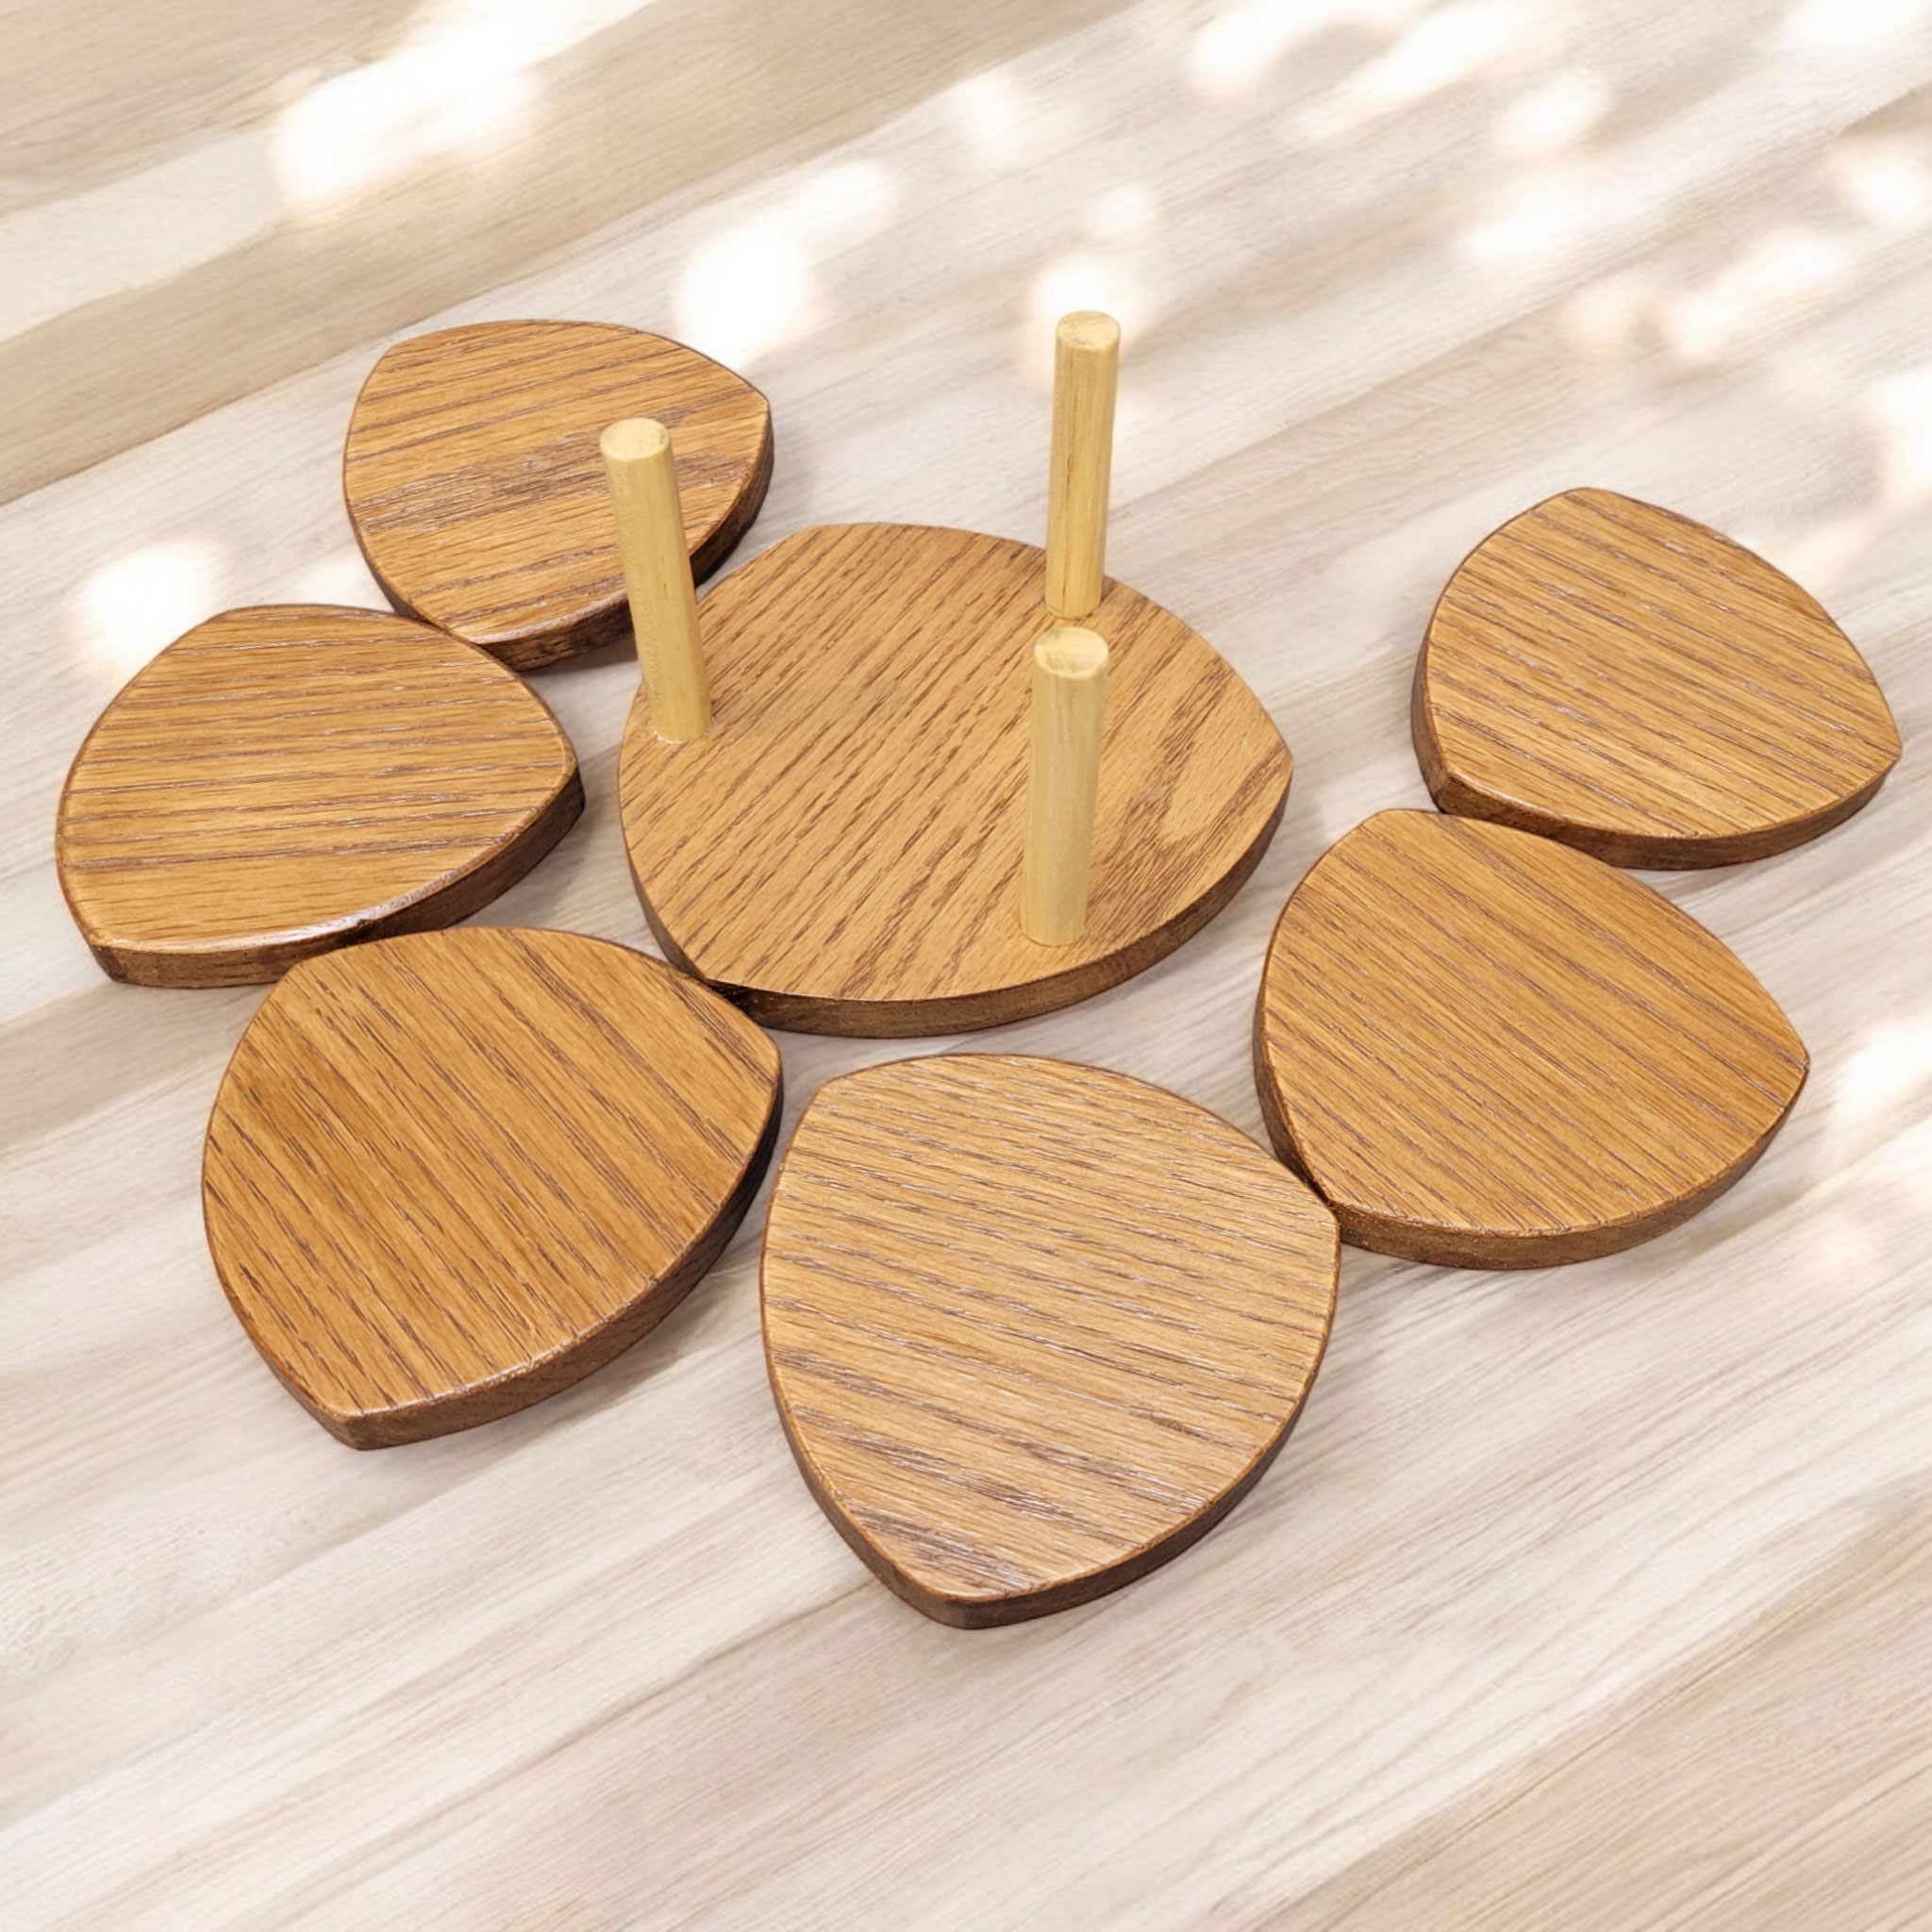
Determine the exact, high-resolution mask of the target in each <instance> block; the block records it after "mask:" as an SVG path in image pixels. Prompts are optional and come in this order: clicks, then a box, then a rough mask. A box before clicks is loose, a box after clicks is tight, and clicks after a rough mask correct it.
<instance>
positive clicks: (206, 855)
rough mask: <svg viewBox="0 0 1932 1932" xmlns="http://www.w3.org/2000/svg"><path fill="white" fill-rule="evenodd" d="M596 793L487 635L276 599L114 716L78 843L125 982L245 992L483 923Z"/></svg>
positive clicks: (85, 886)
mask: <svg viewBox="0 0 1932 1932" xmlns="http://www.w3.org/2000/svg"><path fill="white" fill-rule="evenodd" d="M583 806H584V788H583V785H582V782H581V781H580V780H579V778H578V776H577V764H576V758H575V756H574V755H573V754H572V751H571V748H570V741H569V740H568V739H567V738H565V737H564V735H563V731H562V729H561V727H560V726H559V725H558V722H557V720H556V719H555V718H554V717H552V716H551V714H550V708H549V707H548V706H547V705H545V704H544V703H543V701H542V699H541V698H540V697H538V696H537V695H536V693H535V692H534V691H531V690H530V689H529V687H528V686H527V685H525V683H524V682H523V680H522V679H521V678H519V677H517V676H516V675H513V674H512V673H510V672H508V671H506V670H505V669H504V668H503V666H502V665H500V664H498V663H496V662H495V661H494V660H493V659H491V658H488V657H486V656H485V655H484V654H483V653H482V652H481V651H477V650H475V649H473V648H472V647H471V646H470V645H468V644H465V643H462V642H460V641H458V640H457V639H455V638H452V637H449V636H446V635H445V634H444V633H442V632H441V631H438V630H432V629H430V628H428V627H427V626H426V625H420V624H409V623H407V622H405V621H404V620H403V619H402V618H399V617H391V616H389V615H388V614H387V613H386V612H381V611H375V610H348V609H340V608H333V607H330V606H327V605H317V604H285V605H271V606H267V607H263V608H257V609H251V610H229V611H225V612H224V613H223V614H222V615H221V616H219V617H214V618H210V619H209V620H208V623H206V624H202V625H196V626H195V628H194V629H192V630H191V631H189V632H188V633H187V634H186V635H185V636H183V637H180V638H177V639H176V640H175V642H174V643H172V644H170V645H169V646H168V648H167V649H166V650H165V651H163V652H162V653H161V654H160V656H159V657H158V658H155V659H154V660H153V662H152V663H150V664H148V665H147V666H146V667H145V668H144V669H143V670H142V671H141V672H140V673H139V674H138V675H136V676H135V677H134V679H133V680H132V682H131V683H129V684H128V685H127V686H126V688H125V690H124V691H122V692H121V693H120V695H119V696H118V697H116V698H115V699H114V701H113V703H112V704H110V705H109V706H108V708H107V709H106V710H105V711H103V712H102V713H101V716H100V717H99V719H98V720H97V721H96V722H95V724H94V727H93V729H92V731H91V732H90V733H89V734H88V736H87V740H86V741H85V742H84V743H83V744H82V745H81V748H80V750H79V752H78V754H77V755H76V756H75V760H74V765H73V769H72V770H71V771H69V773H68V774H67V783H66V786H65V788H64V789H63V790H62V791H61V794H60V811H59V820H58V829H57V832H56V836H55V852H56V857H57V861H58V868H59V874H60V885H61V889H62V890H63V891H65V892H66V894H67V903H68V906H69V907H70V908H72V910H73V913H74V917H75V923H76V924H78V925H79V927H80V929H81V932H82V934H83V935H84V936H85V938H86V940H87V942H88V944H89V945H90V946H92V948H93V953H94V958H96V959H98V960H99V961H100V963H101V966H102V969H103V970H104V971H105V972H107V973H108V974H109V975H110V976H111V977H113V978H115V979H131V980H135V981H138V982H139V983H140V984H142V985H144V986H235V985H241V984H243V983H246V982H248V981H252V980H261V979H273V978H275V975H276V974H279V973H281V972H284V971H285V970H286V969H287V968H289V967H290V966H291V965H293V964H294V963H295V961H296V960H298V959H306V958H308V957H309V956H310V955H312V954H315V953H321V952H325V951H326V950H328V949H329V948H331V947H334V946H341V945H347V944H348V943H349V942H350V941H354V940H366V939H375V938H378V937H380V936H382V935H384V934H388V933H399V932H413V931H417V930H419V929H421V928H422V927H425V926H433V925H444V924H449V923H451V922H453V921H455V920H458V919H464V918H467V917H468V916H469V915H470V914H471V913H473V912H475V910H476V909H477V908H479V907H482V906H486V905H488V904H489V902H490V901H491V899H493V898H495V896H496V895H497V894H498V893H499V892H501V891H503V890H504V889H505V888H506V887H507V886H508V885H511V884H512V883H514V882H515V881H516V880H517V879H520V878H521V877H522V876H523V875H524V874H525V873H526V872H527V871H529V869H530V868H531V867H532V866H533V865H535V864H536V862H537V861H538V859H540V858H542V856H543V855H544V854H545V853H546V852H548V851H549V850H550V848H551V847H552V846H553V845H555V844H556V843H557V841H558V840H559V839H560V838H562V837H563V835H564V833H565V832H566V831H567V830H568V829H569V828H570V826H571V824H572V823H573V822H574V821H575V818H576V816H577V814H578V812H580V811H581V810H582V809H583Z"/></svg>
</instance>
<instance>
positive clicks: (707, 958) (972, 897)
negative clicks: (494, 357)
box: [620, 524, 1292, 1036]
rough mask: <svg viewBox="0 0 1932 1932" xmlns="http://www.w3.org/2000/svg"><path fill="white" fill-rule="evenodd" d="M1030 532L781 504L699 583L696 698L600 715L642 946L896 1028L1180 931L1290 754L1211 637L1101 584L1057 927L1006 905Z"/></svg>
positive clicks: (1051, 982)
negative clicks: (672, 724) (674, 724)
mask: <svg viewBox="0 0 1932 1932" xmlns="http://www.w3.org/2000/svg"><path fill="white" fill-rule="evenodd" d="M1041 564H1042V559H1041V552H1040V551H1039V550H1037V549H1035V548H1034V547H1033V546H1032V545H1030V544H1025V543H1015V542H1010V541H1007V540H1005V539H1002V538H996V537H987V536H981V535H978V534H976V533H974V532H973V531H969V530H951V529H928V528H923V527H919V526H915V525H901V524H856V525H833V526H829V527H825V528H819V529H809V530H801V531H800V532H798V533H797V535H795V536H792V537H788V538H787V539H786V540H785V541H783V542H781V543H777V544H774V546H773V547H772V548H771V549H770V550H767V551H766V552H765V553H764V554H763V555H762V556H760V557H758V558H754V559H753V561H752V562H750V563H749V564H747V565H746V566H745V567H744V568H743V569H742V570H740V571H736V572H734V573H733V574H732V575H731V576H730V577H729V578H728V579H727V580H726V581H725V582H724V583H723V584H721V585H720V586H719V587H718V589H717V590H716V591H713V592H712V593H711V594H710V595H709V596H708V597H707V598H706V599H705V601H704V604H703V606H702V607H701V613H700V614H701V616H702V619H703V628H704V636H705V658H706V663H707V666H708V670H709V673H710V680H711V700H712V708H713V715H714V719H715V723H714V724H713V727H712V729H711V731H710V733H709V734H708V736H707V737H705V738H704V739H703V740H701V741H698V742H696V743H694V744H667V743H665V742H664V741H662V740H660V739H659V738H658V736H657V734H656V733H655V732H654V731H653V730H652V728H651V722H650V717H649V708H648V706H647V705H645V704H643V703H641V702H640V703H638V704H636V705H634V706H633V708H632V710H631V715H630V719H629V722H628V723H627V724H626V725H625V738H624V751H623V758H622V764H621V769H620V795H621V802H622V809H623V814H624V825H625V840H626V841H627V842H628V845H629V848H630V858H631V868H632V871H633V872H634V874H636V877H637V884H638V891H639V893H640V895H641V898H642V900H643V902H644V910H645V913H646V915H647V917H648V918H649V919H650V922H651V926H652V929H653V930H654V931H655V932H656V933H657V935H658V939H659V941H661V942H662V943H663V945H664V948H665V950H666V951H667V952H668V953H670V954H671V955H672V956H673V957H674V958H677V959H678V960H680V961H681V962H683V963H684V964H686V965H687V966H689V967H690V969H691V971H692V972H694V973H696V974H699V976H700V977H702V978H703V979H705V980H707V981H708V982H709V983H710V984H712V985H714V986H716V987H717V988H718V989H719V990H720V991H724V992H726V993H728V994H729V995H730V997H732V998H733V999H736V1000H739V1001H741V1003H742V1004H743V1005H744V1006H745V1007H746V1008H747V1009H748V1010H749V1011H750V1012H751V1013H752V1014H753V1016H754V1017H755V1018H757V1019H758V1020H760V1021H762V1022H763V1023H764V1024H768V1025H774V1026H785V1027H791V1028H795V1029H797V1030H799V1031H803V1032H811V1033H852V1034H874V1035H883V1036H907V1035H917V1034H928V1033H939V1032H947V1031H952V1030H955V1029H959V1028H967V1027H976V1026H991V1025H995V1024H1000V1023H1002V1022H1006V1021H1010V1020H1017V1019H1022V1018H1024V1017H1026V1016H1027V1015H1029V1014H1033V1013H1042V1012H1047V1011H1049V1010H1051V1009H1053V1008H1057V1007H1064V1006H1067V1005H1070V1004H1072V1003H1073V1002H1074V1001H1076V1000H1081V999H1086V998H1088V997H1089V996H1091V994H1093V993H1096V992H1100V991H1104V990H1105V989H1106V988H1108V987H1109V986H1114V985H1117V984H1118V983H1119V982H1120V981H1121V980H1123V979H1125V978H1128V977H1129V976H1130V975H1131V974H1135V973H1139V972H1141V970H1142V969H1144V968H1145V967H1147V966H1150V965H1152V964H1153V962H1154V961H1155V960H1156V959H1158V958H1162V957H1164V956H1165V955H1166V954H1168V953H1169V952H1171V951H1173V949H1174V947H1175V946H1177V945H1179V944H1181V942H1182V941H1185V940H1186V939H1188V938H1189V937H1190V935H1191V934H1192V933H1194V932H1196V931H1198V930H1199V929H1200V928H1201V926H1203V925H1205V924H1207V922H1208V920H1209V919H1211V918H1212V917H1213V916H1214V914H1215V913H1216V912H1218V911H1219V910H1220V909H1221V908H1222V907H1223V906H1224V905H1225V904H1226V903H1227V901H1228V900H1229V899H1230V898H1231V897H1232V896H1233V895H1234V892H1235V891H1236V890H1237V889H1238V888H1239V887H1240V885H1241V881H1242V880H1243V879H1244V878H1246V877H1247V875H1248V874H1249V873H1250V872H1251V871H1252V870H1253V869H1254V866H1255V864H1256V862H1257V859H1258V858H1260V856H1261V853H1262V852H1263V851H1264V850H1265V849H1266V847H1267V843H1268V841H1269V839H1270V838H1271V837H1272V835H1273V833H1274V827H1275V824H1277V823H1278V821H1279V819H1280V816H1281V809H1282V806H1283V804H1284V802H1285V801H1286V799H1287V795H1288V785H1289V778H1290V775H1291V771H1292V764H1291V759H1290V758H1289V755H1288V748H1287V746H1285V745H1284V744H1283V743H1282V741H1281V735H1280V733H1279V732H1277V731H1276V730H1275V728H1274V724H1273V723H1272V722H1271V720H1270V719H1269V716H1268V714H1267V712H1266V711H1264V710H1263V709H1262V708H1261V707H1260V705H1259V704H1257V702H1256V700H1255V697H1254V694H1253V693H1252V692H1251V691H1249V690H1248V689H1247V687H1246V686H1245V685H1244V684H1243V683H1242V682H1241V679H1240V677H1239V676H1237V675H1236V674H1235V673H1234V672H1233V671H1232V670H1231V669H1230V668H1229V667H1228V665H1227V664H1226V663H1225V661H1224V659H1223V658H1221V657H1220V656H1219V655H1217V653H1216V652H1215V651H1214V650H1213V649H1212V648H1211V647H1210V646H1209V645H1208V643H1207V642H1206V641H1204V640H1202V639H1201V638H1199V637H1197V636H1196V635H1195V634H1194V632H1193V631H1191V629H1189V627H1188V626H1187V625H1185V624H1183V623H1182V622H1181V621H1180V620H1179V619H1178V618H1176V617H1174V616H1172V615H1171V614H1170V613H1169V612H1167V611H1165V610H1163V609H1162V608H1160V607H1159V606H1158V604H1155V603H1153V602H1151V601H1150V600H1149V599H1147V598H1145V597H1142V596H1141V595H1140V593H1139V592H1138V591H1130V590H1128V589H1127V588H1126V586H1125V585H1124V584H1110V585H1109V586H1108V592H1107V595H1106V597H1105V598H1104V599H1103V600H1102V602H1101V604H1100V606H1099V608H1098V609H1097V610H1096V611H1095V613H1094V615H1093V619H1092V627H1093V628H1094V629H1095V630H1097V631H1098V632H1100V633H1101V635H1102V636H1104V637H1105V638H1106V639H1107V640H1108V649H1109V652H1110V662H1109V669H1108V703H1107V723H1106V736H1105V741H1104V744H1103V747H1102V751H1101V771H1100V803H1099V808H1098V813H1097V818H1096V824H1095V830H1094V837H1093V861H1092V884H1091V895H1090V898H1089V901H1088V910H1087V924H1086V930H1085V932H1084V934H1083V935H1082V937H1081V938H1080V939H1079V940H1078V941H1076V942H1074V943H1073V944H1071V945H1067V946H1056V947H1043V946H1040V945H1038V944H1036V943H1035V941H1032V940H1029V939H1028V938H1027V937H1026V936H1025V934H1024V931H1023V930H1022V928H1021V924H1020V881H1021V872H1022V863H1023V858H1024V846H1025V822H1026V788H1027V758H1028V745H1029V729H1030V726H1029V717H1030V706H1031V691H1032V683H1031V679H1032V669H1033V655H1032V654H1033V645H1034V642H1035V641H1036V640H1037V639H1038V637H1039V635H1040V632H1041V627H1042V624H1043V623H1044V622H1045V612H1044V611H1043V609H1042V607H1041Z"/></svg>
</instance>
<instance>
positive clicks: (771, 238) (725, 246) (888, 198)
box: [672, 161, 900, 368]
mask: <svg viewBox="0 0 1932 1932" xmlns="http://www.w3.org/2000/svg"><path fill="white" fill-rule="evenodd" d="M899 202H900V193H899V183H898V178H897V176H896V175H894V174H893V173H892V172H891V170H890V169H888V168H883V167H880V166H879V165H878V164H877V163H875V162H869V161H854V162H851V163H848V164H847V165H845V166H842V167H837V168H829V169H826V170H824V171H823V172H822V173H820V174H817V175H811V176H809V177H808V178H807V179H806V180H804V181H803V182H801V183H800V184H799V185H798V186H797V187H796V188H794V189H793V190H792V191H791V193H790V194H788V195H787V196H785V198H784V199H783V200H781V201H780V202H778V203H777V204H775V205H774V207H772V208H767V209H765V210H764V211H763V212H762V213H760V214H757V215H754V216H753V217H752V218H751V219H750V220H748V221H745V222H741V223H740V224H739V225H737V226H736V227H732V228H727V229H725V230H724V233H723V234H720V235H715V236H713V237H712V238H711V239H710V240H709V241H708V242H705V243H704V244H703V245H702V246H701V247H699V248H698V249H697V251H696V252H695V253H694V254H693V255H692V256H691V259H690V261H689V262H687V263H686V264H685V268H684V272H683V274H682V275H679V277H678V279H677V285H676V288H675V291H674V292H673V296H672V307H673V311H674V313H675V318H676V328H677V334H678V336H679V337H680V338H681V339H682V340H683V341H686V342H689V343H690V344H691V346H692V347H693V348H697V349H702V350H703V351H704V352H705V353H706V354H707V355H709V356H715V357H717V358H719V360H721V361H724V362H728V363H730V364H732V365H733V366H735V367H739V368H743V367H746V366H748V365H750V364H752V363H754V362H756V361H758V358H760V357H764V356H768V355H770V354H771V353H772V352H773V351H774V350H775V349H779V348H782V347H784V346H785V344H786V343H788V342H792V341H798V340H799V339H800V338H801V337H804V336H807V335H809V334H810V333H811V332H812V331H813V330H814V329H816V328H818V327H820V326H822V325H824V322H825V321H826V320H827V313H826V310H825V307H824V300H823V296H822V291H821V290H820V287H819V281H818V277H817V275H815V273H814V271H815V269H816V267H817V265H818V264H819V263H820V262H822V261H824V259H826V258H828V257H830V256H833V255H836V254H838V253H839V252H840V251H841V249H845V248H850V247H854V246H857V245H858V243H859V242H865V241H868V240H870V239H871V238H872V237H873V236H874V235H876V234H877V233H879V232H880V230H882V229H884V228H886V227H888V226H890V225H891V222H892V220H893V219H894V217H895V216H896V214H897V212H898V208H899Z"/></svg>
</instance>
